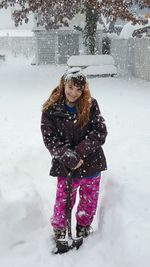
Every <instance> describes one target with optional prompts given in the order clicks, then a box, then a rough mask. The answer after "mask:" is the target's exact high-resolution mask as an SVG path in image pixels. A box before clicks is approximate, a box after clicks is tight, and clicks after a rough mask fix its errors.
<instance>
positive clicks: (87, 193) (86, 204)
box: [51, 176, 101, 229]
mask: <svg viewBox="0 0 150 267" xmlns="http://www.w3.org/2000/svg"><path fill="white" fill-rule="evenodd" d="M100 178H101V177H100V176H97V177H93V178H83V179H79V178H73V179H72V208H73V206H74V204H75V201H76V194H77V189H78V187H79V203H78V206H77V212H76V221H77V223H78V224H79V225H81V226H87V225H91V223H92V221H93V218H94V215H95V213H96V208H97V202H98V195H99V185H100ZM66 198H67V191H66V178H65V177H58V178H57V191H56V200H55V205H54V214H53V217H52V218H51V225H52V226H53V228H54V229H65V228H66V225H67V218H66Z"/></svg>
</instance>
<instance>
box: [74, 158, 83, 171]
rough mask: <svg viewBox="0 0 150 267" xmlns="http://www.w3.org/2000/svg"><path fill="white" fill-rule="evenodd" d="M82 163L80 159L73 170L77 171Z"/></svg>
mask: <svg viewBox="0 0 150 267" xmlns="http://www.w3.org/2000/svg"><path fill="white" fill-rule="evenodd" d="M83 163H84V161H83V160H82V159H80V161H79V162H78V164H77V165H76V167H75V168H74V170H76V169H78V168H79V167H80V166H81V165H82V164H83Z"/></svg>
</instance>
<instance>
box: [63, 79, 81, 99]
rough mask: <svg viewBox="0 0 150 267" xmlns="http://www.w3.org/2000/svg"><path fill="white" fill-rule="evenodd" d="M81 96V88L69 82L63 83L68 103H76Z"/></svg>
mask: <svg viewBox="0 0 150 267" xmlns="http://www.w3.org/2000/svg"><path fill="white" fill-rule="evenodd" d="M81 95H82V88H81V87H80V86H76V85H74V84H73V83H72V82H71V81H67V82H66V83H65V97H66V100H67V101H68V102H70V103H74V102H76V101H77V100H78V99H79V98H80V96H81Z"/></svg>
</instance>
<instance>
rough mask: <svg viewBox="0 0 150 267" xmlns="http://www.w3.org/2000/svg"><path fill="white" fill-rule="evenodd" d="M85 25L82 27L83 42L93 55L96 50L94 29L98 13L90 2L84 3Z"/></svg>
mask: <svg viewBox="0 0 150 267" xmlns="http://www.w3.org/2000/svg"><path fill="white" fill-rule="evenodd" d="M85 15H86V25H85V28H84V43H85V46H86V47H87V48H88V52H89V54H92V55H94V54H95V52H96V29H97V21H98V13H97V10H96V9H95V8H92V7H91V6H90V4H88V3H87V4H86V14H85Z"/></svg>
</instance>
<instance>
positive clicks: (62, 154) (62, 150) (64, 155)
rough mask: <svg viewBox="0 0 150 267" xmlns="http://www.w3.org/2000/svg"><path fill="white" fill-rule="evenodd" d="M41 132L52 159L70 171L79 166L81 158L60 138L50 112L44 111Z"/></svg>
mask: <svg viewBox="0 0 150 267" xmlns="http://www.w3.org/2000/svg"><path fill="white" fill-rule="evenodd" d="M41 132H42V136H43V141H44V144H45V146H46V148H47V149H48V150H49V152H50V154H51V155H52V157H54V158H55V159H57V160H59V161H60V163H62V164H64V165H65V166H66V167H68V168H69V169H74V168H75V167H76V165H77V164H78V162H79V160H80V157H79V156H78V155H77V153H76V152H75V151H73V150H71V149H70V148H69V145H67V144H64V142H62V141H61V140H60V138H59V135H58V132H57V129H56V126H55V124H54V121H53V119H52V118H51V117H50V116H49V114H48V111H47V110H46V111H43V113H42V118H41Z"/></svg>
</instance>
